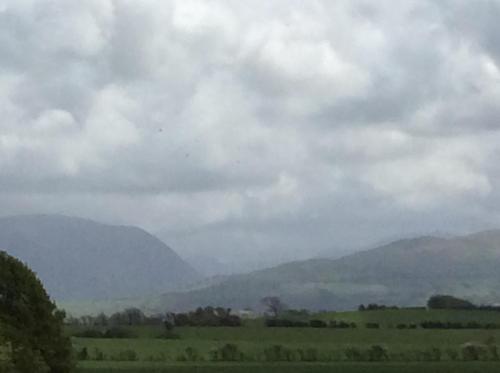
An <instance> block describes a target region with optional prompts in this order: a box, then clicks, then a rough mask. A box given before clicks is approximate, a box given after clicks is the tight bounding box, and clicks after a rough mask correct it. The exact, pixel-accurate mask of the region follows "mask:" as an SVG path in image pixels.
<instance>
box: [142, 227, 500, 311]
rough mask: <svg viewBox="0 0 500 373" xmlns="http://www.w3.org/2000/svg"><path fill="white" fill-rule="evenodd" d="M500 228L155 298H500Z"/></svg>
mask: <svg viewBox="0 0 500 373" xmlns="http://www.w3.org/2000/svg"><path fill="white" fill-rule="evenodd" d="M499 267H500V231H487V232H481V233H477V234H473V235H469V236H464V237H457V238H452V239H444V238H436V237H420V238H416V239H407V240H400V241H396V242H393V243H391V244H388V245H385V246H381V247H378V248H375V249H372V250H368V251H364V252H359V253H356V254H353V255H349V256H346V257H343V258H340V259H337V260H328V259H314V260H307V261H301V262H293V263H288V264H284V265H280V266H278V267H274V268H270V269H266V270H261V271H257V272H252V273H250V274H244V275H235V276H230V277H228V278H227V279H226V280H225V281H223V282H221V283H219V284H215V285H211V286H208V287H206V288H204V289H198V290H194V291H190V292H178V293H167V294H165V295H164V296H162V297H161V298H159V299H157V300H155V301H153V302H149V303H148V306H149V307H152V308H158V309H174V310H178V309H192V308H194V307H197V306H201V305H223V306H228V307H233V308H244V307H258V305H259V301H260V299H261V298H262V297H264V296H268V295H276V296H279V297H281V298H282V300H283V301H284V302H285V303H286V304H288V305H289V306H290V307H292V308H307V309H314V310H322V309H323V310H328V309H335V310H349V309H354V308H356V307H357V306H358V305H359V304H360V303H381V304H397V305H402V306H415V305H424V304H425V301H426V300H427V299H428V298H429V296H431V295H433V294H436V293H445V294H453V295H456V296H460V297H465V298H467V299H470V300H471V301H473V302H475V303H478V304H481V303H490V304H494V303H497V302H500V288H499V287H498V284H499V283H500V272H499V271H498V268H499Z"/></svg>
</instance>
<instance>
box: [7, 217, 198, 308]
mask: <svg viewBox="0 0 500 373" xmlns="http://www.w3.org/2000/svg"><path fill="white" fill-rule="evenodd" d="M0 250H4V251H6V252H7V253H9V254H11V255H13V256H15V257H17V258H19V259H21V260H22V261H24V262H26V263H27V264H28V265H29V266H30V267H31V268H32V269H33V270H34V271H35V272H36V273H37V274H38V275H39V277H40V278H41V280H42V281H43V283H44V285H45V287H46V289H47V290H48V292H49V294H51V296H52V297H53V298H55V299H57V300H67V299H71V300H78V299H85V300H89V299H106V298H120V297H134V296H137V297H139V296H141V297H142V296H147V295H151V294H161V293H163V292H165V290H172V289H177V288H178V286H180V285H182V284H186V283H190V282H192V281H197V280H199V279H200V276H199V275H198V273H197V272H196V271H195V270H194V269H192V268H191V267H190V266H189V265H188V264H187V263H185V262H184V261H183V260H182V259H181V258H180V257H179V256H178V255H177V254H176V253H175V252H174V251H173V250H172V249H170V248H169V247H168V246H166V245H165V244H164V243H163V242H162V241H160V240H159V239H157V238H156V237H154V236H152V235H151V234H149V233H147V232H145V231H144V230H142V229H140V228H136V227H128V226H112V225H106V224H100V223H96V222H93V221H90V220H85V219H80V218H73V217H66V216H59V215H30V216H15V217H6V218H0Z"/></svg>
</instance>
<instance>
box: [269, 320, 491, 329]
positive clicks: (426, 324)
mask: <svg viewBox="0 0 500 373" xmlns="http://www.w3.org/2000/svg"><path fill="white" fill-rule="evenodd" d="M265 325H266V326H267V327H270V328H335V329H348V328H351V329H354V328H357V324H356V323H354V322H345V321H336V320H333V321H329V322H326V321H323V320H310V321H296V320H288V319H267V320H266V321H265ZM364 326H365V328H368V329H379V328H380V324H379V323H374V322H369V323H365V324H364ZM389 327H390V328H392V327H393V326H389ZM395 327H396V329H417V327H420V328H422V329H500V325H499V324H494V323H487V324H481V323H479V322H476V321H470V322H467V323H460V322H442V321H423V322H421V323H420V324H418V325H417V324H413V323H412V324H404V323H402V324H396V326H395Z"/></svg>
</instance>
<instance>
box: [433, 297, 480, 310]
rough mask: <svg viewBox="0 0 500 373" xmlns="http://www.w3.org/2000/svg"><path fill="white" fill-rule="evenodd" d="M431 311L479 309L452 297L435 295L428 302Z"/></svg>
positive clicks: (465, 301)
mask: <svg viewBox="0 0 500 373" xmlns="http://www.w3.org/2000/svg"><path fill="white" fill-rule="evenodd" d="M427 307H428V308H429V309H457V310H473V309H475V308H477V307H476V306H475V305H474V304H473V303H471V302H469V301H467V300H464V299H460V298H456V297H453V296H451V295H433V296H432V297H430V298H429V300H428V301H427Z"/></svg>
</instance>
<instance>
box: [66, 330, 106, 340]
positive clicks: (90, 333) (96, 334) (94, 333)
mask: <svg viewBox="0 0 500 373" xmlns="http://www.w3.org/2000/svg"><path fill="white" fill-rule="evenodd" d="M73 336H74V337H78V338H103V337H104V333H103V332H101V331H100V330H97V329H84V330H82V331H79V332H76V333H73Z"/></svg>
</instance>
